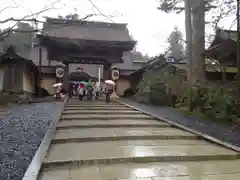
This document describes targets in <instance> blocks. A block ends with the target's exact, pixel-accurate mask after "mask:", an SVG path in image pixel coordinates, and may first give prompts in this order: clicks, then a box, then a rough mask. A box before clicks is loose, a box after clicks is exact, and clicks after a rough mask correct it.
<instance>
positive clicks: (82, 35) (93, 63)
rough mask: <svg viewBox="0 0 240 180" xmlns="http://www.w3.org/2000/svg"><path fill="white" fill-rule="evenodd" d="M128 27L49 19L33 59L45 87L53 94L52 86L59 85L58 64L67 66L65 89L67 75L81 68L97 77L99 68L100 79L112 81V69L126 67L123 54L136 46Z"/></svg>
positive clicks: (66, 80)
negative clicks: (56, 69)
mask: <svg viewBox="0 0 240 180" xmlns="http://www.w3.org/2000/svg"><path fill="white" fill-rule="evenodd" d="M126 26H127V24H116V23H106V22H93V21H82V20H67V19H56V18H46V22H45V23H44V25H43V32H42V33H41V34H38V35H37V41H36V46H35V47H34V49H33V50H32V55H31V56H32V58H31V59H33V61H34V63H35V64H36V65H37V66H39V67H40V70H41V72H42V77H41V82H42V86H43V87H44V88H45V89H46V90H48V91H52V84H53V83H55V82H56V78H55V70H54V68H55V65H54V64H55V63H56V62H57V61H61V62H62V63H64V64H65V65H66V66H65V76H64V77H65V78H64V84H65V87H66V88H67V87H68V75H69V74H70V73H72V72H74V71H76V67H77V66H79V65H80V66H82V67H83V69H84V71H86V72H87V73H89V74H93V76H96V77H97V76H98V70H99V68H100V69H101V78H103V79H109V78H111V77H110V76H111V74H110V68H111V65H112V64H115V63H123V60H122V56H123V53H124V52H126V51H131V50H132V49H133V47H134V46H135V44H136V42H135V41H133V40H132V39H131V38H130V36H129V32H128V29H127V27H126Z"/></svg>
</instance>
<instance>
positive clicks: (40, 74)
mask: <svg viewBox="0 0 240 180" xmlns="http://www.w3.org/2000/svg"><path fill="white" fill-rule="evenodd" d="M38 60H39V76H38V78H39V79H38V82H39V87H38V88H39V91H38V93H37V94H38V96H40V97H41V96H42V91H41V90H40V88H42V48H41V47H39V48H38Z"/></svg>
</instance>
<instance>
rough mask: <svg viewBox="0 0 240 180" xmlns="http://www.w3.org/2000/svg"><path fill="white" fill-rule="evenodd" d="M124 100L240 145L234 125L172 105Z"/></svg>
mask: <svg viewBox="0 0 240 180" xmlns="http://www.w3.org/2000/svg"><path fill="white" fill-rule="evenodd" d="M122 102H125V103H127V104H129V105H131V106H134V107H136V108H139V109H142V110H144V111H146V112H149V113H151V114H153V115H157V116H158V117H160V118H165V119H168V120H170V121H172V122H175V123H178V124H181V125H184V126H186V127H188V128H191V129H193V130H197V131H199V132H201V133H204V134H207V135H209V136H212V137H214V138H216V139H219V140H221V141H224V142H228V143H230V144H233V145H235V146H237V147H240V129H237V130H234V127H232V126H228V125H223V124H220V123H217V122H214V121H211V120H207V119H200V118H197V117H194V116H187V115H184V114H183V113H181V112H180V111H178V110H177V109H174V108H171V107H157V106H151V105H146V104H143V103H139V102H136V101H134V100H131V99H123V100H122Z"/></svg>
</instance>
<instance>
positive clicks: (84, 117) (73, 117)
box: [61, 112, 154, 120]
mask: <svg viewBox="0 0 240 180" xmlns="http://www.w3.org/2000/svg"><path fill="white" fill-rule="evenodd" d="M124 118H126V119H139V120H142V119H145V120H147V119H154V118H153V117H151V116H148V115H145V114H122V113H121V112H120V113H119V114H92V113H89V114H82V115H81V114H80V115H79V114H70V115H69V114H68V115H62V116H61V120H88V119H98V120H101V119H103V120H113V119H124Z"/></svg>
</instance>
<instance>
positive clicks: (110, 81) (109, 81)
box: [105, 80, 115, 85]
mask: <svg viewBox="0 0 240 180" xmlns="http://www.w3.org/2000/svg"><path fill="white" fill-rule="evenodd" d="M105 83H106V84H111V85H115V82H113V81H112V80H106V81H105Z"/></svg>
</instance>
